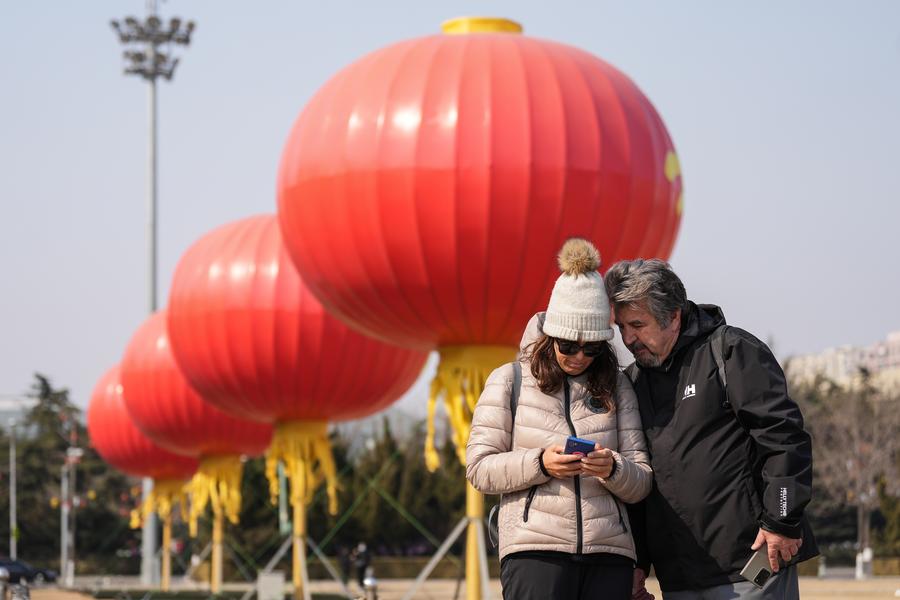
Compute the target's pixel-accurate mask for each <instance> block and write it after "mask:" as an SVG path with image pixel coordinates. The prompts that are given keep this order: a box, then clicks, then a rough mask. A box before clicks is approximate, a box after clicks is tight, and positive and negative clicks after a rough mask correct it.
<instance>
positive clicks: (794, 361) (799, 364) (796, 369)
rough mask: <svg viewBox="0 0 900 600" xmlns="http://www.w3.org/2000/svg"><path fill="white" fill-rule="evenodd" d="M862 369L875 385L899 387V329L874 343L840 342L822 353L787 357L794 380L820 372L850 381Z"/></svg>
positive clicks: (811, 378)
mask: <svg viewBox="0 0 900 600" xmlns="http://www.w3.org/2000/svg"><path fill="white" fill-rule="evenodd" d="M862 369H865V370H867V371H868V372H869V374H870V375H871V376H872V380H873V382H874V383H875V385H876V386H878V387H879V388H881V389H884V390H895V391H900V331H894V332H892V333H889V334H888V336H887V339H885V340H883V341H880V342H876V343H875V344H872V345H871V346H865V347H858V346H841V347H840V348H829V349H828V350H825V351H824V352H821V353H819V354H804V355H799V356H794V357H791V358H790V359H789V360H788V361H787V365H786V370H787V375H788V377H789V378H790V379H791V380H792V381H797V382H810V381H812V380H814V379H815V378H816V377H817V376H822V377H826V378H827V379H830V380H832V381H834V382H835V383H839V384H843V385H846V384H849V383H850V382H851V381H852V380H853V379H854V378H856V377H857V376H858V375H859V374H860V371H861V370H862Z"/></svg>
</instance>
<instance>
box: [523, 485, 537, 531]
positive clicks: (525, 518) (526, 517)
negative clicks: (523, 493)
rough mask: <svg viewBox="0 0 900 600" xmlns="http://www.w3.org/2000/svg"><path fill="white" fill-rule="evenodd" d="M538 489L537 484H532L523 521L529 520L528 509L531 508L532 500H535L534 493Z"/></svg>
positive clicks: (526, 500) (526, 499)
mask: <svg viewBox="0 0 900 600" xmlns="http://www.w3.org/2000/svg"><path fill="white" fill-rule="evenodd" d="M536 491H537V486H536V485H533V486H531V489H530V490H528V497H527V498H525V512H524V513H522V521H523V522H525V523H527V522H528V511H529V510H531V501H532V500H534V493H535V492H536Z"/></svg>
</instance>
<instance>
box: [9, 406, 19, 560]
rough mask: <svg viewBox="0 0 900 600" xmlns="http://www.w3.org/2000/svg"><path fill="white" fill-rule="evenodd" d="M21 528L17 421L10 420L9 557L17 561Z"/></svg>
mask: <svg viewBox="0 0 900 600" xmlns="http://www.w3.org/2000/svg"><path fill="white" fill-rule="evenodd" d="M18 536H19V526H18V523H17V521H16V421H15V419H10V420H9V557H10V558H11V559H13V560H16V558H17V556H16V554H17V553H16V543H17V542H18V540H17V538H18Z"/></svg>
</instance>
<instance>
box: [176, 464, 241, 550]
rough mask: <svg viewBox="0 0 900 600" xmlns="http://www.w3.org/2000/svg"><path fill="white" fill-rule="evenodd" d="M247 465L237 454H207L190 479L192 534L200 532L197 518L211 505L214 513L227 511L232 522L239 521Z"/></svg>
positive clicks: (225, 512)
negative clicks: (242, 477) (244, 472)
mask: <svg viewBox="0 0 900 600" xmlns="http://www.w3.org/2000/svg"><path fill="white" fill-rule="evenodd" d="M243 470H244V465H243V464H242V463H241V457H240V456H238V455H236V454H228V455H222V456H207V457H206V458H203V459H201V461H200V468H199V469H197V473H196V474H195V475H194V478H193V479H191V483H190V486H189V493H190V496H191V512H190V521H189V525H190V534H191V537H195V536H196V535H197V520H198V519H199V518H200V516H201V515H202V514H203V511H205V510H206V505H207V504H209V505H211V506H212V510H213V514H216V515H224V516H226V517H227V518H228V520H229V521H231V522H232V523H237V522H238V515H239V514H240V512H241V476H242V475H243Z"/></svg>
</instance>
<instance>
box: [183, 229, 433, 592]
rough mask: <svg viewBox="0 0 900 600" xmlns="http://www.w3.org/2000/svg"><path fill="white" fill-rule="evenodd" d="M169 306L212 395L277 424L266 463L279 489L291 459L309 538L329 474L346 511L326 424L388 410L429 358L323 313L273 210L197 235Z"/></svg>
mask: <svg viewBox="0 0 900 600" xmlns="http://www.w3.org/2000/svg"><path fill="white" fill-rule="evenodd" d="M168 314H169V334H170V336H171V341H172V351H173V352H174V354H175V358H176V359H177V361H178V364H179V365H180V367H181V369H182V371H183V372H184V374H185V376H186V377H187V378H188V380H190V382H191V384H192V386H193V387H194V388H195V389H197V390H198V391H199V392H200V394H201V395H202V396H203V398H204V399H206V400H207V401H208V402H210V403H213V404H215V405H216V406H218V407H219V408H221V409H222V410H225V411H228V412H229V413H231V414H235V415H239V416H241V417H244V418H254V419H257V420H260V421H265V422H272V423H275V435H274V438H273V440H272V444H271V446H270V448H269V451H268V453H267V461H266V466H267V469H266V470H267V474H268V476H269V482H270V486H271V487H270V489H271V491H272V492H273V497H274V495H275V494H277V490H278V486H277V477H276V466H277V463H278V462H279V461H281V462H283V463H284V464H285V466H286V473H287V475H288V478H289V480H290V482H291V503H292V505H293V508H294V515H295V524H296V526H297V528H299V529H301V530H299V531H295V535H296V536H299V537H302V536H303V531H302V528H303V527H305V519H302V518H301V517H302V514H303V510H304V506H305V504H306V503H307V502H309V501H310V500H311V499H312V493H313V490H314V488H315V486H316V483H317V481H318V480H319V477H320V473H321V474H322V475H324V478H325V479H326V482H327V484H328V485H327V489H328V492H329V496H330V499H331V509H332V511H336V509H337V505H336V493H335V472H334V463H333V459H332V456H331V450H330V446H329V442H328V437H327V423H328V422H329V421H340V420H346V419H355V418H360V417H364V416H367V415H370V414H373V413H375V412H378V411H380V410H382V409H384V408H385V407H387V406H388V405H389V404H391V403H392V402H394V401H395V400H396V399H397V398H399V397H400V396H401V395H402V394H403V392H405V391H406V390H407V389H408V388H409V387H410V386H411V385H412V384H413V382H414V381H415V379H416V377H417V376H418V375H419V373H420V372H421V370H422V366H423V365H424V362H425V360H426V358H427V353H426V352H424V351H420V350H410V349H407V348H400V347H396V346H391V345H388V344H385V343H383V342H380V341H378V340H375V339H372V338H368V337H366V336H363V335H361V334H359V333H357V332H355V331H353V330H352V329H350V328H348V327H347V326H346V325H344V324H343V323H342V322H340V321H339V320H338V319H336V318H335V317H333V316H331V315H329V314H328V313H327V312H325V309H324V308H323V307H322V305H321V304H320V303H319V301H318V300H316V298H315V297H314V296H313V295H312V294H311V293H310V292H309V290H308V289H307V288H306V286H305V285H304V283H303V281H302V280H301V278H300V276H299V275H298V274H297V271H296V269H295V268H294V265H293V264H292V263H291V260H290V258H289V256H288V254H287V251H286V249H285V248H284V245H283V243H282V240H281V232H280V231H279V227H278V222H277V219H276V218H275V216H274V215H262V216H256V217H250V218H246V219H242V220H240V221H236V222H233V223H230V224H227V225H224V226H222V227H219V228H217V229H215V230H213V231H211V232H210V233H208V234H206V235H205V236H203V237H202V238H200V239H199V240H198V241H197V242H195V243H194V244H193V245H192V246H191V247H190V248H189V249H188V250H187V251H186V252H185V253H184V255H183V256H182V257H181V260H180V261H179V263H178V266H177V268H176V270H175V275H174V277H173V280H172V287H171V292H170V296H169V309H168ZM317 462H318V469H317V468H316V463H317ZM298 518H301V520H302V521H303V522H298V521H297V519H298ZM295 574H296V573H295ZM295 583H299V582H296V581H295Z"/></svg>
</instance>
